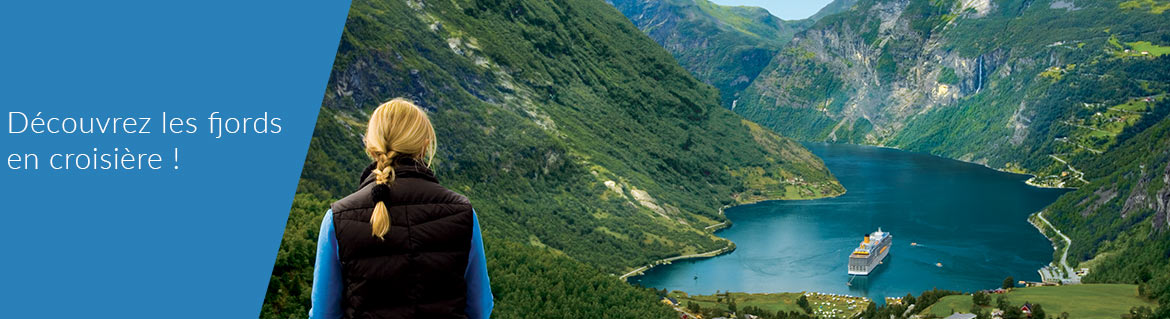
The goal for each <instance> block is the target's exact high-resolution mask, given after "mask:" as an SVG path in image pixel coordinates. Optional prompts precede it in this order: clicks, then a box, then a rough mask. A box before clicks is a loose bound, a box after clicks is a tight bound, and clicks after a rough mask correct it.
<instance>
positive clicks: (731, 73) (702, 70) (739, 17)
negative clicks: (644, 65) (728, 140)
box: [609, 0, 810, 108]
mask: <svg viewBox="0 0 1170 319" xmlns="http://www.w3.org/2000/svg"><path fill="white" fill-rule="evenodd" d="M609 1H610V2H611V3H612V4H613V6H614V7H616V8H618V10H620V11H621V12H622V14H624V15H625V16H626V17H628V18H629V19H630V21H631V22H633V23H634V25H636V26H638V28H639V29H641V30H642V31H643V32H645V33H646V34H647V35H649V36H650V38H652V39H654V41H656V42H658V43H659V44H661V45H662V47H664V48H666V50H667V51H670V53H671V54H673V55H674V57H675V58H676V59H678V61H679V64H681V65H682V66H683V68H685V69H687V71H690V72H691V73H692V74H694V75H695V77H696V78H698V79H699V80H702V81H703V82H705V83H707V84H711V85H712V86H714V87H715V88H716V89H718V90H719V92H720V95H721V97H720V99H721V101H722V103H723V105H724V106H726V107H729V108H730V107H731V105H732V103H733V101H734V100H735V99H736V93H738V92H739V91H742V90H743V89H744V88H746V87H747V86H748V85H749V84H751V80H752V79H754V78H755V77H756V75H757V74H759V73H760V71H761V70H763V69H764V67H765V66H767V65H768V62H769V61H771V60H772V56H774V55H776V53H777V52H779V49H780V48H781V47H783V46H784V45H785V44H787V43H788V41H789V40H791V39H792V36H793V35H794V34H796V32H798V31H800V30H803V29H804V28H806V27H807V26H808V25H809V24H810V23H809V22H808V21H805V20H800V21H784V20H781V19H780V18H777V17H775V16H773V15H772V14H770V13H768V11H767V10H764V9H763V8H758V7H745V6H722V5H718V4H715V3H712V2H710V1H708V0H664V1H649V0H609Z"/></svg>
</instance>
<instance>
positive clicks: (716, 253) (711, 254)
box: [618, 242, 732, 280]
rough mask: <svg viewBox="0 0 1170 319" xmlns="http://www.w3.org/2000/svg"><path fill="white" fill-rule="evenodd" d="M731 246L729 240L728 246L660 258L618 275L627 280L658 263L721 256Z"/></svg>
mask: <svg viewBox="0 0 1170 319" xmlns="http://www.w3.org/2000/svg"><path fill="white" fill-rule="evenodd" d="M731 247H732V246H731V243H730V242H729V243H728V244H727V246H726V247H723V248H719V249H716V250H712V251H708V252H705V253H698V254H690V255H683V256H675V257H670V258H666V259H660V260H658V261H655V262H653V263H650V264H649V265H645V266H642V267H638V269H634V270H633V271H630V272H628V273H626V274H625V275H622V276H621V277H618V279H621V280H626V278H629V277H630V276H633V275H637V274H641V273H642V272H644V271H646V270H648V269H650V268H651V267H654V266H657V265H661V264H666V263H670V262H673V261H675V260H679V259H687V258H703V257H715V256H719V254H722V253H724V252H727V251H728V250H730V249H731Z"/></svg>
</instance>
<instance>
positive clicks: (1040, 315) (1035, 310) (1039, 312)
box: [1032, 304, 1045, 319]
mask: <svg viewBox="0 0 1170 319" xmlns="http://www.w3.org/2000/svg"><path fill="white" fill-rule="evenodd" d="M1044 316H1045V315H1044V308H1043V307H1040V304H1032V319H1044Z"/></svg>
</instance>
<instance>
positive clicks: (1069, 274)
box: [1036, 211, 1080, 282]
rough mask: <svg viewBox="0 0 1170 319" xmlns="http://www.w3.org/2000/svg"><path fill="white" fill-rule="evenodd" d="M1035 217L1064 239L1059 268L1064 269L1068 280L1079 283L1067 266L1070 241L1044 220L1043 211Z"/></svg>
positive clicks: (1073, 271) (1072, 270)
mask: <svg viewBox="0 0 1170 319" xmlns="http://www.w3.org/2000/svg"><path fill="white" fill-rule="evenodd" d="M1036 217H1040V221H1042V222H1044V224H1045V225H1048V227H1049V228H1052V230H1054V231H1056V235H1057V236H1060V238H1063V239H1064V252H1063V253H1061V255H1060V267H1062V268H1063V269H1064V271H1065V274H1066V276H1065V277H1067V278H1069V279H1075V280H1077V281H1078V282H1079V281H1080V278H1078V277H1077V272H1076V271H1075V270H1074V269H1073V268H1072V267H1070V266H1069V265H1068V248H1069V247H1072V239H1069V238H1068V236H1065V235H1064V233H1062V232H1060V229H1057V228H1056V226H1053V225H1052V223H1050V222H1048V219H1047V218H1044V211H1040V213H1038V214H1036Z"/></svg>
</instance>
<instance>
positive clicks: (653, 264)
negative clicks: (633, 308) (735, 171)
mask: <svg viewBox="0 0 1170 319" xmlns="http://www.w3.org/2000/svg"><path fill="white" fill-rule="evenodd" d="M842 188H844V186H842ZM847 192H849V190H848V189H846V190H845V191H842V192H841V193H840V194H836V195H832V196H821V197H815V198H800V199H761V200H754V201H746V202H742V203H734V204H727V205H723V206H722V207H719V212H718V215H720V216H726V215H725V214H724V213H723V211H724V210H726V209H728V208H732V207H736V206H742V205H755V204H759V203H763V202H769V201H781V200H783V201H798V200H817V199H825V198H834V197H838V196H841V195H845V193H847ZM724 218H726V217H724ZM731 225H732V223H731V220H730V219H728V220H727V221H724V222H722V223H718V224H714V225H710V226H707V227H704V228H703V230H704V231H707V230H709V229H711V228H712V227H714V228H715V229H713V230H710V232H711V234H712V235H714V234H715V233H716V232H718V231H720V230H723V229H726V228H728V227H731ZM716 237H717V238H719V239H723V240H724V241H726V242H727V245H725V246H723V247H721V248H719V249H716V250H712V251H708V252H704V253H697V254H690V255H680V256H674V257H669V258H663V259H659V260H655V261H653V262H651V263H650V264H647V265H643V266H641V267H638V268H635V269H634V270H631V271H630V272H627V273H625V274H624V275H621V276H618V279H619V280H621V281H622V282H625V283H629V281H628V280H627V279H629V278H630V277H634V276H641V275H643V274H645V273H646V271H648V270H650V269H653V268H654V267H658V266H660V265H669V264H671V263H673V262H675V261H679V260H687V259H699V258H712V257H718V256H720V255H723V254H728V253H731V252H733V251H735V242H733V241H731V240H730V239H727V238H723V237H718V236H716Z"/></svg>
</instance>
